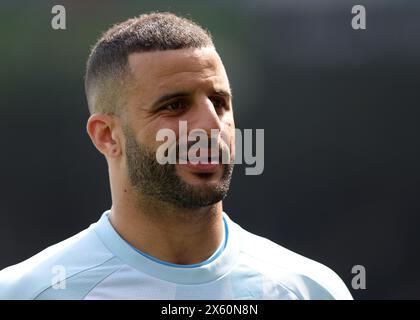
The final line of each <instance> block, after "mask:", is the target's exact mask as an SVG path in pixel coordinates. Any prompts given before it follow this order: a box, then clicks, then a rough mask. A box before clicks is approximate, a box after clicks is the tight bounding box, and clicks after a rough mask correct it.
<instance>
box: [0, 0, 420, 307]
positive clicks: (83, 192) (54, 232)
mask: <svg viewBox="0 0 420 320" xmlns="http://www.w3.org/2000/svg"><path fill="white" fill-rule="evenodd" d="M55 4H61V5H64V6H65V8H66V16H67V29H66V30H53V29H52V28H51V19H52V17H53V14H52V13H51V8H52V7H53V5H55ZM354 4H355V3H354V2H353V1H347V0H343V1H335V0H304V1H302V0H295V1H292V0H287V1H282V0H278V1H274V0H261V1H256V0H255V1H251V0H245V1H239V0H236V1H235V0H232V1H221V0H216V1H176V2H175V1H157V0H155V1H109V0H108V1H75V0H73V1H1V2H0V8H1V11H0V43H1V44H0V48H1V50H0V93H1V94H0V97H1V98H0V99H1V104H0V110H1V115H2V116H1V117H0V119H1V120H0V124H1V125H0V134H1V137H2V142H1V146H2V148H1V158H0V179H1V182H2V183H1V184H0V191H1V193H0V197H1V201H0V212H1V223H0V269H1V268H3V267H6V266H8V265H11V264H15V263H17V262H20V261H22V260H23V259H26V258H28V257H29V256H32V255H33V254H35V253H36V252H38V251H40V250H42V249H44V248H45V247H46V246H48V245H51V244H53V243H56V242H58V241H60V240H63V239H65V238H67V237H69V236H71V235H73V234H75V233H76V232H78V231H80V230H81V229H82V228H85V227H87V226H88V225H89V224H90V223H93V222H95V221H96V220H97V219H98V218H99V216H100V214H101V213H102V212H103V211H104V210H106V209H108V208H109V207H110V205H111V203H110V193H109V186H108V177H107V168H106V162H105V160H104V159H103V158H102V156H101V155H100V154H99V153H98V152H97V151H96V150H95V149H94V147H93V146H92V145H91V143H90V140H89V138H88V136H87V134H86V132H85V124H86V120H87V118H88V111H87V104H86V100H85V95H84V88H83V75H84V67H85V63H86V58H87V56H88V54H89V50H90V48H91V46H92V45H93V44H94V43H95V41H96V39H97V38H98V37H99V35H100V33H101V32H103V31H105V30H106V29H107V28H108V27H110V26H111V25H113V24H114V23H117V22H120V21H123V20H125V19H127V18H129V17H134V16H137V15H139V14H141V13H144V12H149V11H171V12H174V13H177V14H180V15H183V16H186V17H189V18H192V19H193V20H194V21H196V22H198V23H199V24H201V25H202V26H204V27H206V28H208V29H209V30H210V31H211V33H212V34H213V37H214V40H215V44H216V46H217V48H218V51H219V53H220V55H221V57H222V59H223V61H224V64H225V67H226V69H227V72H228V75H229V78H230V81H231V85H232V88H233V94H234V110H235V117H236V125H237V127H238V128H242V129H244V128H252V129H256V128H262V129H265V170H264V173H263V174H262V175H260V176H246V175H245V171H244V166H243V165H240V166H237V167H236V168H235V172H234V178H233V182H232V187H231V192H230V195H229V196H228V198H227V199H226V201H225V202H224V207H225V211H226V212H228V214H229V215H230V216H231V217H232V218H233V219H234V220H236V221H237V222H239V223H240V224H241V225H243V226H244V227H245V228H246V229H248V230H250V231H251V232H254V233H257V234H259V235H262V236H265V237H268V238H270V239H271V240H273V241H275V242H277V243H279V244H281V245H283V246H285V247H287V248H289V249H291V250H293V251H296V252H298V253H301V254H303V255H305V256H308V257H310V258H313V259H315V260H318V261H319V262H322V263H324V264H326V265H327V266H329V267H331V268H332V269H334V270H335V271H336V272H337V273H338V274H339V275H340V276H341V277H342V278H343V280H344V281H345V282H346V284H347V286H348V287H349V288H350V289H351V279H352V276H353V275H352V274H351V269H352V267H353V266H354V265H359V264H361V265H363V266H365V268H366V271H367V289H366V290H353V289H351V292H352V294H353V295H354V297H355V298H357V299H391V298H395V299H401V298H411V299H415V298H420V278H419V276H418V269H419V268H420V257H419V254H418V252H420V250H419V249H420V235H419V233H418V231H417V227H418V225H419V224H420V217H419V214H420V201H419V193H420V170H419V165H418V164H419V162H420V151H419V146H418V144H419V143H418V141H419V137H420V132H419V126H418V122H419V116H420V112H419V96H420V91H419V74H420V42H419V34H420V18H419V17H420V2H418V1H409V0H401V1H392V0H382V1H380V0H377V1H374V0H366V1H358V2H357V4H362V5H365V7H366V10H367V30H363V31H355V30H353V29H352V28H351V25H350V22H351V19H352V15H351V8H352V6H353V5H354Z"/></svg>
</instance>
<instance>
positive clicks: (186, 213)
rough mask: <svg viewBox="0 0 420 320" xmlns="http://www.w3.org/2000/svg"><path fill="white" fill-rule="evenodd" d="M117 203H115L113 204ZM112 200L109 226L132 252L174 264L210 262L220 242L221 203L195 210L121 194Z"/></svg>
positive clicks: (127, 193) (221, 223)
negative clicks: (209, 259)
mask: <svg viewBox="0 0 420 320" xmlns="http://www.w3.org/2000/svg"><path fill="white" fill-rule="evenodd" d="M117 199H118V201H116V200H117ZM117 199H114V201H113V205H112V208H111V214H110V217H109V219H110V222H111V224H112V226H113V227H114V229H115V230H116V231H117V232H118V233H119V234H120V236H121V237H122V238H124V239H125V240H126V241H127V242H128V243H130V244H131V245H132V246H134V247H135V248H137V249H139V250H140V251H142V252H144V253H147V254H149V255H151V256H153V257H155V258H157V259H160V260H163V261H166V262H170V263H175V264H195V263H199V262H202V261H204V260H206V259H207V258H209V257H210V256H211V255H212V254H213V253H214V252H215V251H216V250H217V248H218V247H219V245H220V244H221V242H222V238H223V217H222V210H223V209H222V202H221V201H220V202H218V203H216V204H213V205H211V206H207V207H200V208H194V209H183V208H176V207H173V206H170V205H165V204H162V203H161V202H160V203H159V202H156V201H154V200H153V199H150V198H147V197H142V199H136V201H134V199H135V197H134V195H133V192H129V191H128V190H124V191H123V192H121V194H120V195H119V196H118V197H117Z"/></svg>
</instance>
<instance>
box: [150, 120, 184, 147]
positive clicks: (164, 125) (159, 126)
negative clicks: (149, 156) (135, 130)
mask: <svg viewBox="0 0 420 320" xmlns="http://www.w3.org/2000/svg"><path fill="white" fill-rule="evenodd" d="M178 126H179V123H178V120H172V119H171V120H168V119H159V120H156V121H154V122H153V123H150V124H149V125H148V126H147V127H145V128H144V130H143V136H144V141H145V143H146V144H147V145H148V146H149V147H153V149H154V150H156V149H157V148H158V147H159V146H160V145H161V144H162V143H163V141H157V140H156V137H157V134H158V132H159V131H160V130H163V129H166V130H171V131H173V132H174V133H175V136H176V139H178V138H179V137H178V135H179V127H178Z"/></svg>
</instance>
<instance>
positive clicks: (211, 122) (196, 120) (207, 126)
mask: <svg viewBox="0 0 420 320" xmlns="http://www.w3.org/2000/svg"><path fill="white" fill-rule="evenodd" d="M188 122H189V123H188V127H189V129H191V130H195V129H202V130H205V131H206V132H207V133H208V135H209V136H210V131H211V129H218V130H219V132H221V131H222V121H221V119H220V115H219V114H218V113H217V110H216V108H215V106H214V105H213V102H212V101H211V100H210V99H209V98H208V97H207V96H206V95H203V96H200V97H199V99H198V100H197V102H196V105H195V106H194V108H193V110H192V114H190V118H189V119H188Z"/></svg>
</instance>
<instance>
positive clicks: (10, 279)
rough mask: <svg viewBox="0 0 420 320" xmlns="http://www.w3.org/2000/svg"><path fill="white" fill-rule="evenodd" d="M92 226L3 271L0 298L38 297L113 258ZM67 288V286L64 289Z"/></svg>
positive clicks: (0, 281) (0, 275) (1, 273)
mask: <svg viewBox="0 0 420 320" xmlns="http://www.w3.org/2000/svg"><path fill="white" fill-rule="evenodd" d="M113 258H114V256H113V255H112V253H111V252H109V251H108V250H107V249H106V248H105V247H104V245H103V244H102V242H101V241H100V240H99V239H98V237H97V236H96V234H95V232H94V231H93V229H92V227H90V228H88V229H85V230H83V231H81V232H79V233H78V234H76V235H74V236H72V237H70V238H68V239H66V240H64V241H61V242H59V243H57V244H55V245H52V246H50V247H48V248H46V249H44V250H43V251H41V252H39V253H38V254H36V255H34V256H32V257H30V258H29V259H27V260H25V261H23V262H21V263H18V264H16V265H13V266H10V267H7V268H5V269H3V270H1V271H0V300H1V299H19V300H21V299H37V298H39V296H40V295H42V293H43V292H45V291H48V290H49V289H51V288H53V287H55V286H58V287H59V286H60V285H61V284H62V282H61V281H63V280H64V281H66V280H68V279H70V278H72V277H75V276H76V275H78V274H80V273H83V272H85V271H86V270H90V269H92V268H95V267H97V266H100V265H101V264H103V263H104V262H106V261H108V260H110V259H113ZM63 291H64V290H63Z"/></svg>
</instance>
